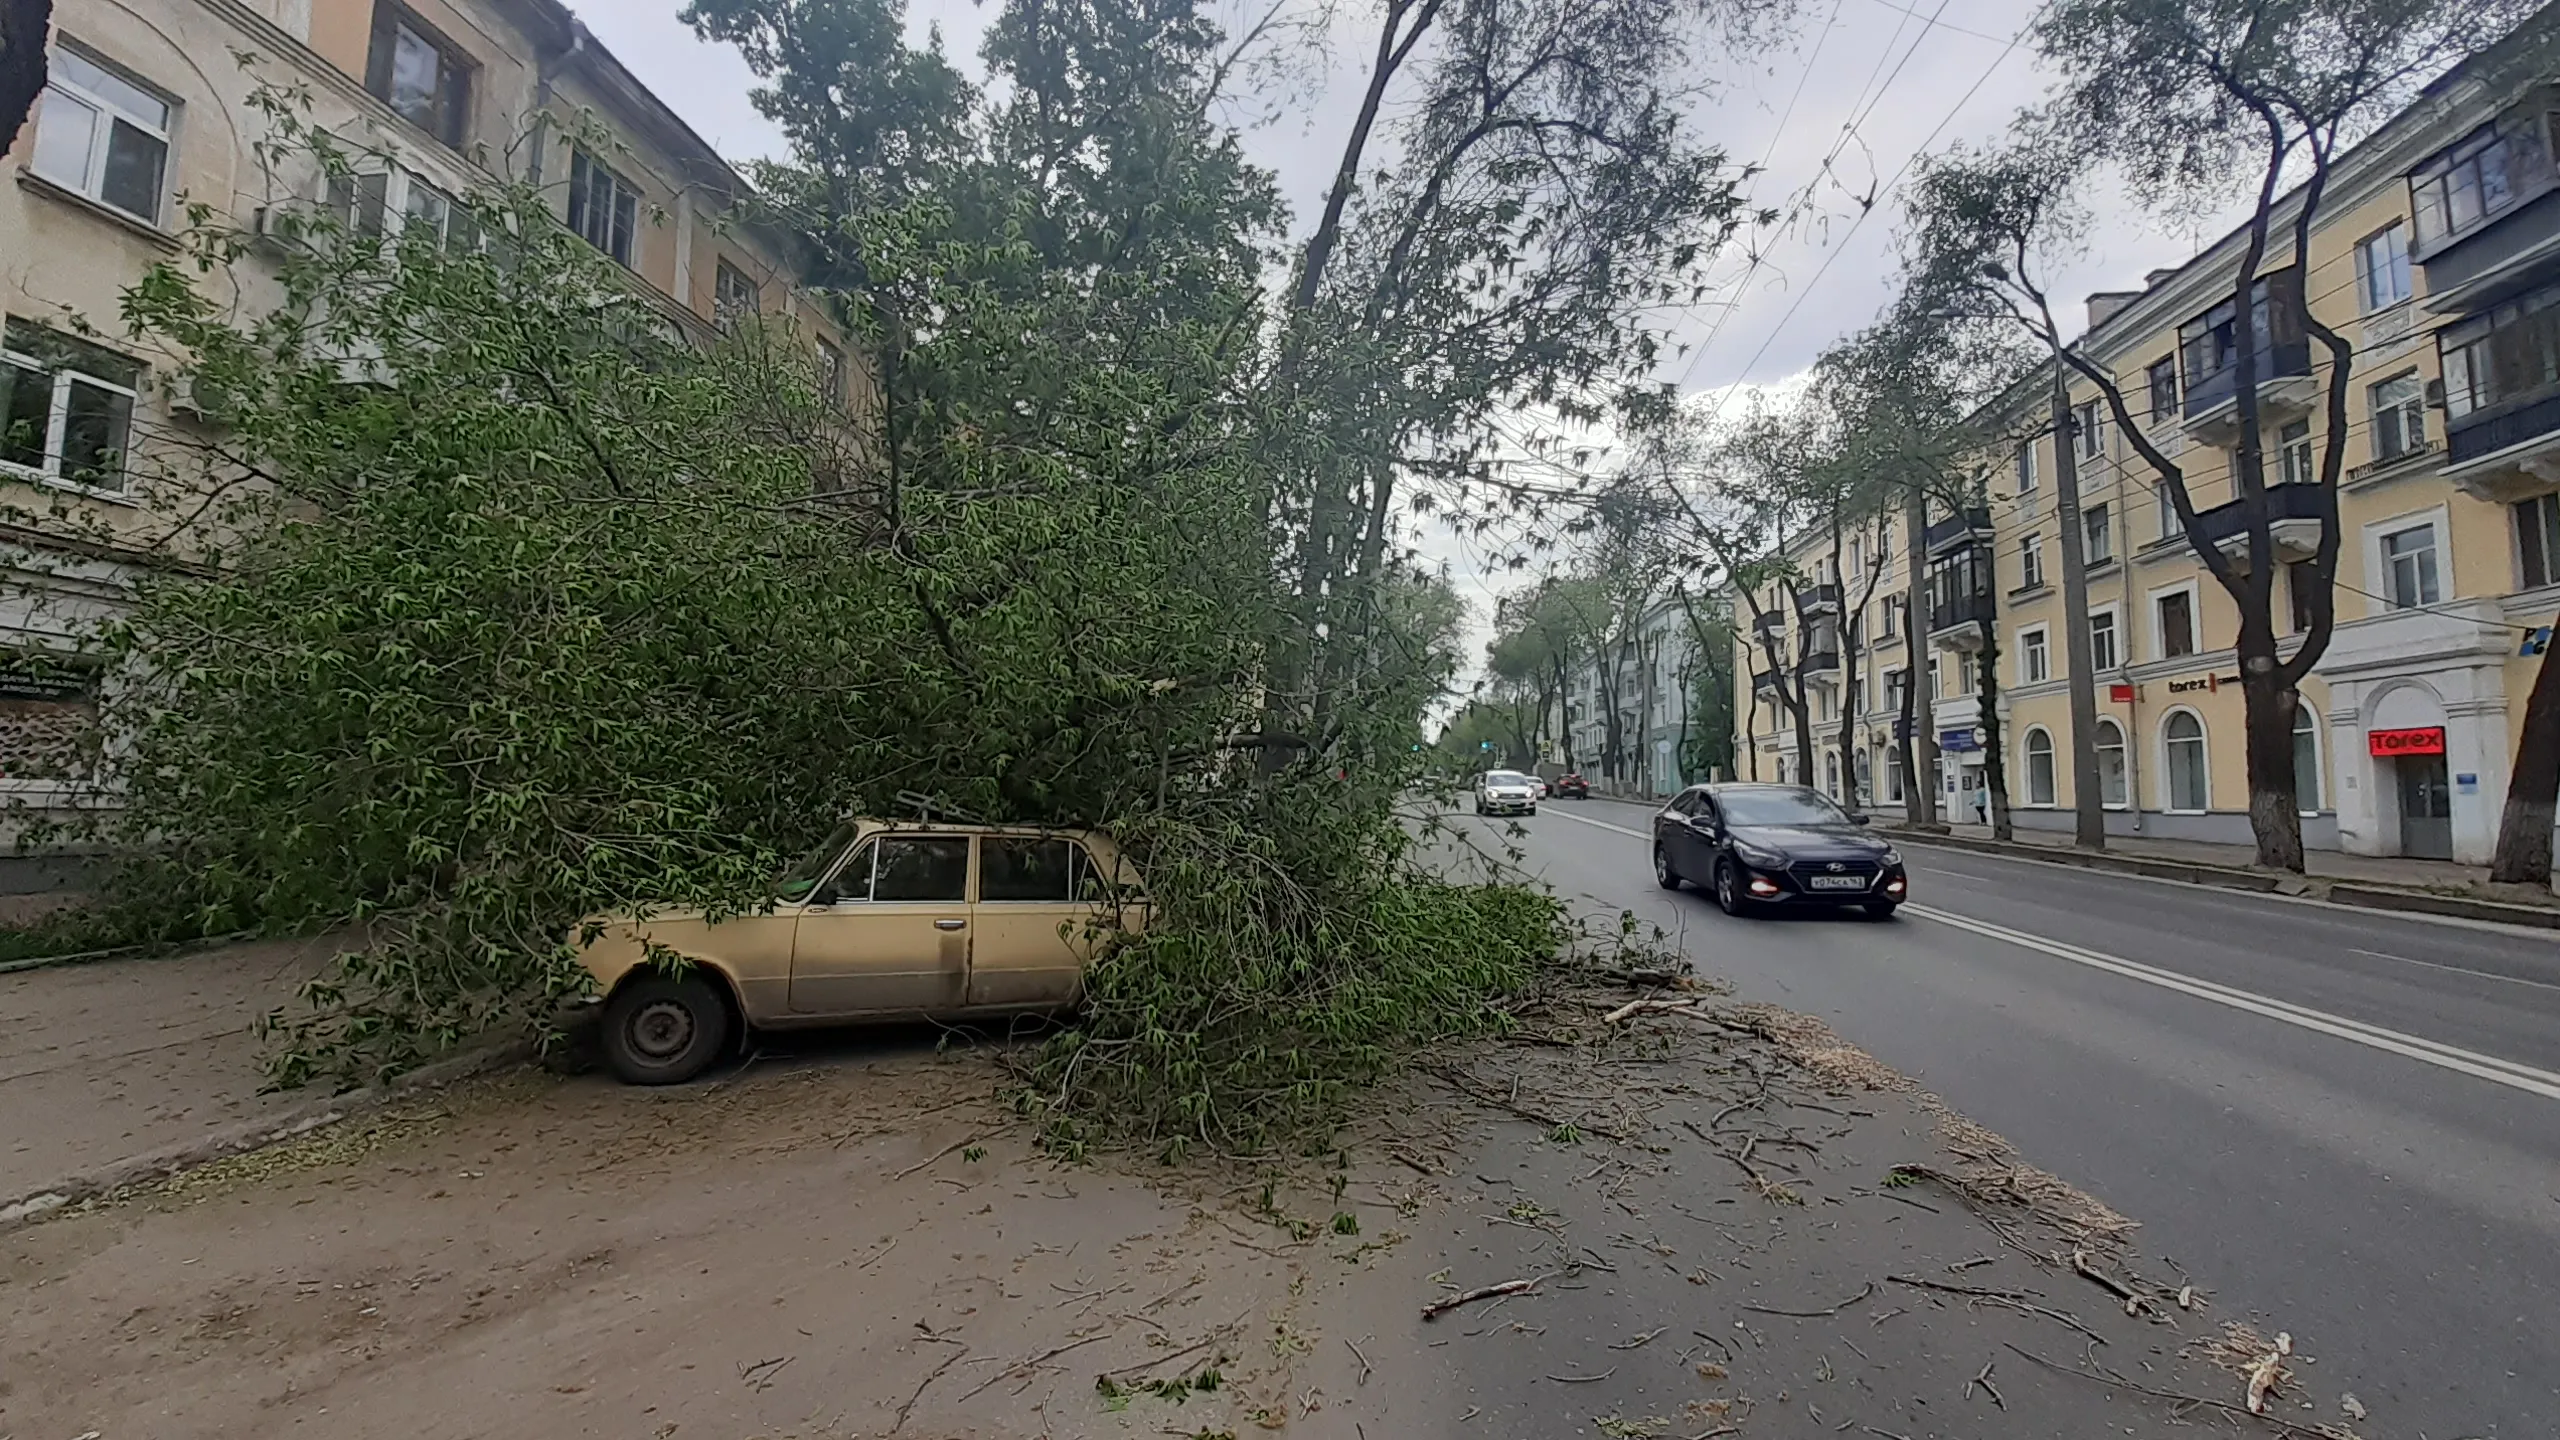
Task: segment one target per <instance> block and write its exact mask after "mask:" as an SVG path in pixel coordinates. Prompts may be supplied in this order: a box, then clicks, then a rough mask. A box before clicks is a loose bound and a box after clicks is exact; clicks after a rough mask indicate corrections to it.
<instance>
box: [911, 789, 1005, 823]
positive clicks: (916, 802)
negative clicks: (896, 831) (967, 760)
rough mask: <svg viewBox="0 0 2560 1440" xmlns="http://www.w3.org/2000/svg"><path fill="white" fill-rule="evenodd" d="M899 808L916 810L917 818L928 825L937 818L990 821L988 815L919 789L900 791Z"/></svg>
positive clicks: (968, 821) (959, 820) (975, 821)
mask: <svg viewBox="0 0 2560 1440" xmlns="http://www.w3.org/2000/svg"><path fill="white" fill-rule="evenodd" d="M898 808H899V809H901V810H913V811H914V812H916V819H917V820H919V821H921V822H923V823H925V824H928V825H930V824H932V823H933V822H934V821H936V820H956V821H958V822H960V823H961V824H963V825H984V824H986V823H988V822H987V820H986V817H984V816H982V815H979V814H977V813H976V812H975V811H970V810H963V809H961V808H960V807H959V806H957V805H954V804H952V803H950V802H949V801H947V800H944V799H942V798H941V797H940V796H938V795H927V794H925V793H923V792H922V791H919V790H901V791H899V792H898Z"/></svg>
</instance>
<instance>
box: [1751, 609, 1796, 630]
mask: <svg viewBox="0 0 2560 1440" xmlns="http://www.w3.org/2000/svg"><path fill="white" fill-rule="evenodd" d="M1751 632H1752V634H1753V635H1755V636H1758V635H1783V634H1785V633H1787V616H1786V612H1785V611H1783V610H1765V611H1762V612H1761V613H1760V614H1757V615H1754V616H1752V617H1751Z"/></svg>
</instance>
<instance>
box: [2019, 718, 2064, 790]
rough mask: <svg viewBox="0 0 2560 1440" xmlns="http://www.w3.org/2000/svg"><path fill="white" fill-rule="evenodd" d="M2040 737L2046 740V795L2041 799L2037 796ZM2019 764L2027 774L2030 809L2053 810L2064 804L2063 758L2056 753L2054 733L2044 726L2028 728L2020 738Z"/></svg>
mask: <svg viewBox="0 0 2560 1440" xmlns="http://www.w3.org/2000/svg"><path fill="white" fill-rule="evenodd" d="M2039 736H2041V737H2043V740H2044V780H2045V793H2044V794H2043V795H2042V796H2041V797H2039V796H2038V795H2037V794H2036V746H2035V742H2036V739H2037V737H2039ZM2018 764H2019V768H2020V769H2023V770H2025V771H2026V772H2027V808H2028V809H2030V810H2051V809H2053V808H2055V807H2056V806H2058V805H2059V804H2061V803H2062V802H2061V799H2060V796H2061V794H2062V780H2061V757H2060V756H2059V755H2058V754H2057V753H2056V751H2055V747H2054V743H2053V732H2052V731H2050V730H2048V729H2046V728H2045V727H2043V726H2042V725H2030V726H2028V727H2027V733H2026V734H2024V735H2021V736H2019V737H2018Z"/></svg>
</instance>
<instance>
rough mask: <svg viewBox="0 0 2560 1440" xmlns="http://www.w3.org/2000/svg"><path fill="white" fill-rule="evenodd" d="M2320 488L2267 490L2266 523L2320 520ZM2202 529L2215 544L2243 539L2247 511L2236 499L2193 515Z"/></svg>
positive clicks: (2276, 487)
mask: <svg viewBox="0 0 2560 1440" xmlns="http://www.w3.org/2000/svg"><path fill="white" fill-rule="evenodd" d="M2320 495H2321V487H2320V486H2319V485H2316V484H2311V483H2308V482H2304V483H2297V484H2292V485H2270V486H2268V487H2267V524H2268V525H2269V527H2271V528H2272V527H2277V526H2281V525H2283V524H2284V522H2286V521H2288V520H2296V521H2299V520H2308V521H2311V522H2312V523H2313V524H2315V525H2316V524H2318V523H2319V520H2320ZM2196 522H2197V524H2198V525H2200V526H2202V527H2203V530H2204V538H2205V539H2206V540H2208V541H2211V542H2212V543H2213V544H2215V545H2221V544H2223V543H2225V542H2226V541H2231V540H2240V539H2245V538H2246V537H2247V535H2248V533H2249V517H2248V512H2247V510H2246V509H2245V508H2244V507H2243V506H2242V504H2241V502H2239V501H2237V500H2231V501H2226V502H2224V503H2223V504H2220V505H2216V506H2214V507H2213V508H2212V509H2210V510H2207V511H2204V512H2202V513H2201V514H2199V515H2197V516H2196Z"/></svg>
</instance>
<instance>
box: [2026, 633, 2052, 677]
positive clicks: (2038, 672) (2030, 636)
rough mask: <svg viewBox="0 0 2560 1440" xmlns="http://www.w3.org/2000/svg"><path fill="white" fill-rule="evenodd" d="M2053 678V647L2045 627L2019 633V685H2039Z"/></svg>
mask: <svg viewBox="0 0 2560 1440" xmlns="http://www.w3.org/2000/svg"><path fill="white" fill-rule="evenodd" d="M2052 678H2053V645H2052V644H2051V642H2050V641H2048V640H2047V639H2046V638H2045V630H2044V627H2042V626H2038V627H2036V628H2035V629H2033V630H2021V631H2019V632H2018V683H2019V684H2021V685H2038V684H2042V683H2043V682H2045V681H2047V680H2050V679H2052Z"/></svg>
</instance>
